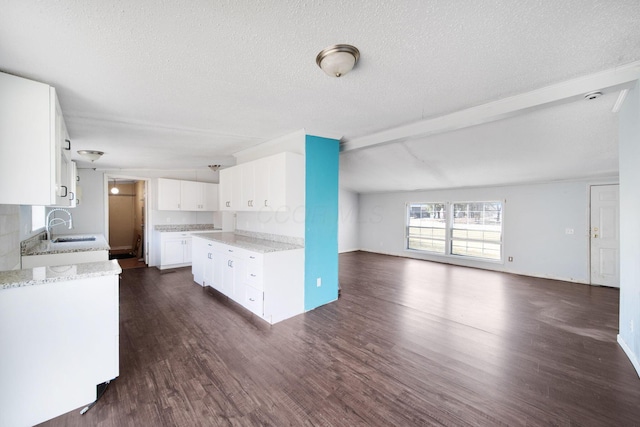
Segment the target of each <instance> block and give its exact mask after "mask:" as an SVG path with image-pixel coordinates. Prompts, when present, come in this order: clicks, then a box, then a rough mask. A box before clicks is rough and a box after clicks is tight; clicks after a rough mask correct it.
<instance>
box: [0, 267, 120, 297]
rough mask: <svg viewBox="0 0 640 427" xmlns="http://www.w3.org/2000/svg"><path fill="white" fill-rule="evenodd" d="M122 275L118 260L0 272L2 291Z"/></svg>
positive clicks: (0, 288)
mask: <svg viewBox="0 0 640 427" xmlns="http://www.w3.org/2000/svg"><path fill="white" fill-rule="evenodd" d="M120 273H122V268H120V264H118V261H117V260H111V261H98V262H86V263H82V264H70V265H55V266H51V267H35V268H26V269H24V270H8V271H0V290H5V289H12V288H21V287H24V286H33V285H44V284H47V283H56V282H66V281H69V280H79V279H86V278H91V277H101V276H111V275H115V274H120Z"/></svg>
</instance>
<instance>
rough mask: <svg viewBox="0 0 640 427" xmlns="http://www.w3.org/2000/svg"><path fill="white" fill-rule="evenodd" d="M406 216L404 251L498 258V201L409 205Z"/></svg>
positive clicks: (500, 244)
mask: <svg viewBox="0 0 640 427" xmlns="http://www.w3.org/2000/svg"><path fill="white" fill-rule="evenodd" d="M407 216H408V219H407V249H411V250H417V251H426V252H433V253H439V254H443V255H455V256H466V257H473V258H482V259H488V260H496V261H499V260H501V259H502V202H495V201H494V202H454V203H444V202H438V203H410V204H408V205H407Z"/></svg>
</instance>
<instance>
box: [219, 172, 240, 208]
mask: <svg viewBox="0 0 640 427" xmlns="http://www.w3.org/2000/svg"><path fill="white" fill-rule="evenodd" d="M241 192H242V170H241V168H240V167H238V166H233V167H230V168H228V169H222V170H220V210H221V211H238V210H242V209H241V208H240V204H241V201H242V195H241Z"/></svg>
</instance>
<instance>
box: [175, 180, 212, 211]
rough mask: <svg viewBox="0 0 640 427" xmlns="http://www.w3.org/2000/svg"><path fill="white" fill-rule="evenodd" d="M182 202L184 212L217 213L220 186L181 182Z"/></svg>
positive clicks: (206, 183)
mask: <svg viewBox="0 0 640 427" xmlns="http://www.w3.org/2000/svg"><path fill="white" fill-rule="evenodd" d="M180 200H181V202H180V203H181V207H180V209H181V210H183V211H216V210H218V186H217V185H216V184H211V183H208V182H195V181H180Z"/></svg>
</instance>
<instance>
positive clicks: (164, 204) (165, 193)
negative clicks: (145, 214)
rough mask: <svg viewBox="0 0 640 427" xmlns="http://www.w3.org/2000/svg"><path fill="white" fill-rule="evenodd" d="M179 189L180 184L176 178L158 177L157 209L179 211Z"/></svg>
mask: <svg viewBox="0 0 640 427" xmlns="http://www.w3.org/2000/svg"><path fill="white" fill-rule="evenodd" d="M180 190H181V184H180V181H179V180H177V179H164V178H159V179H158V210H159V211H179V210H180V204H181V200H180Z"/></svg>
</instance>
